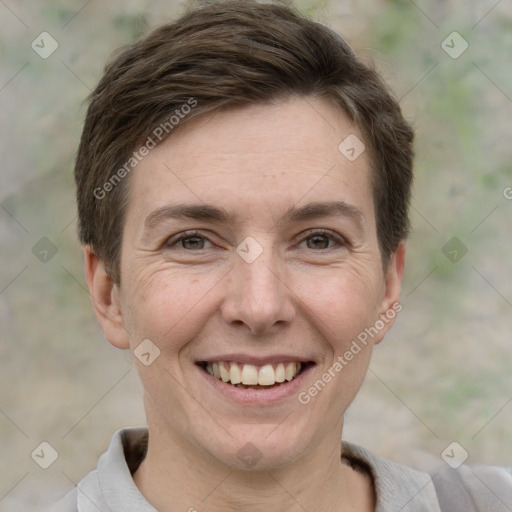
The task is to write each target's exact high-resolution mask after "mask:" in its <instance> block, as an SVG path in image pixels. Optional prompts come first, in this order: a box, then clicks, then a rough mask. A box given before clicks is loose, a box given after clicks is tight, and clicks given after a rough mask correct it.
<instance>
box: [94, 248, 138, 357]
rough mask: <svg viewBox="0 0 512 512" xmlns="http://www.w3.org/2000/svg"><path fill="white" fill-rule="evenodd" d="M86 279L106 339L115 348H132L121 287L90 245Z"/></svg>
mask: <svg viewBox="0 0 512 512" xmlns="http://www.w3.org/2000/svg"><path fill="white" fill-rule="evenodd" d="M84 256H85V279H86V281H87V286H88V287H89V292H90V295H91V299H92V305H93V309H94V314H95V315H96V319H97V320H98V323H99V324H100V327H101V329H102V331H103V334H104V335H105V338H107V340H108V341H109V342H110V343H111V344H112V345H114V347H117V348H121V349H126V348H129V347H130V344H129V339H128V332H127V331H126V329H125V325H124V318H123V314H122V311H121V305H120V301H119V287H118V286H117V285H116V284H115V283H114V281H113V280H112V278H111V277H110V276H109V275H108V274H107V272H106V270H105V266H104V264H103V262H102V261H100V259H99V258H98V256H96V254H95V253H94V251H93V250H92V248H91V247H90V246H89V245H86V246H85V247H84Z"/></svg>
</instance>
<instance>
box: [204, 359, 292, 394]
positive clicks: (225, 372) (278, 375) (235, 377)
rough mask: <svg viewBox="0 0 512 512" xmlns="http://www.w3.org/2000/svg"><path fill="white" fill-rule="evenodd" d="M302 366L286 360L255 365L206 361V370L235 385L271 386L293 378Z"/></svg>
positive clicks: (243, 386)
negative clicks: (273, 363)
mask: <svg viewBox="0 0 512 512" xmlns="http://www.w3.org/2000/svg"><path fill="white" fill-rule="evenodd" d="M301 368H302V365H301V363H296V362H288V363H278V364H277V365H272V364H265V365H263V366H260V367H257V366H255V365H253V364H240V363H235V362H226V361H218V362H215V363H207V364H206V366H205V369H206V371H207V372H208V373H209V374H210V375H213V376H214V377H216V378H217V379H219V380H222V381H223V382H229V383H230V384H233V385H236V386H237V387H241V388H245V387H246V386H256V385H260V386H273V385H274V384H276V383H282V382H285V381H288V382H289V381H291V380H293V379H294V378H295V377H296V376H297V374H298V373H300V370H301Z"/></svg>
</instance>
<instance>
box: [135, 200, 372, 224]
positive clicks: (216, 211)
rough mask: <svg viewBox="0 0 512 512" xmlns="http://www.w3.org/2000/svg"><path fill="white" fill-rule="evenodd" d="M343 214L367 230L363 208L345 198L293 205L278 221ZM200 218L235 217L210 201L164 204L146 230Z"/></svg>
mask: <svg viewBox="0 0 512 512" xmlns="http://www.w3.org/2000/svg"><path fill="white" fill-rule="evenodd" d="M330 216H338V217H339V216H342V217H348V218H350V219H352V220H353V221H354V222H355V223H356V224H357V226H358V227H359V228H360V229H361V230H363V231H364V227H365V222H364V220H365V219H364V215H363V212H362V210H360V209H359V208H357V207H356V206H353V205H350V204H348V203H346V202H344V201H329V202H314V203H308V204H306V205H304V206H301V207H295V206H293V207H291V208H289V209H288V210H286V211H285V213H284V215H283V216H282V217H281V218H280V219H279V220H278V222H277V224H283V223H284V224H286V223H294V222H301V221H307V220H314V219H318V218H321V217H330ZM182 218H188V219H196V220H207V221H214V222H228V221H230V220H231V216H230V214H229V212H228V211H227V210H225V209H223V208H218V207H217V206H212V205H207V204H190V205H170V206H163V207H162V208H158V209H157V210H155V211H153V212H151V213H150V214H149V215H148V216H147V217H146V220H145V221H144V225H145V228H146V229H152V228H154V227H155V226H157V225H158V224H160V223H161V222H163V221H165V220H167V219H182Z"/></svg>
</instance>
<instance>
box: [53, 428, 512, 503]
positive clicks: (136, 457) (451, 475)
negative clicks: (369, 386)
mask: <svg viewBox="0 0 512 512" xmlns="http://www.w3.org/2000/svg"><path fill="white" fill-rule="evenodd" d="M146 438H147V429H146V428H143V427H140V428H127V429H122V430H119V431H118V432H116V433H115V434H114V436H113V438H112V441H111V443H110V446H109V448H108V450H107V451H106V452H105V453H104V454H103V455H102V456H101V457H100V459H99V461H98V467H97V469H96V470H94V471H92V472H91V473H89V474H88V475H87V476H86V477H85V478H84V479H83V480H82V481H81V482H80V483H79V484H78V486H77V487H75V488H74V489H72V491H71V492H69V493H68V494H67V495H66V496H65V497H64V498H63V499H62V500H61V501H60V502H59V503H58V504H57V505H56V506H53V507H52V508H51V510H52V511H53V512H158V511H157V510H156V509H155V508H154V507H153V506H152V505H150V504H149V503H148V502H147V500H146V499H145V498H144V496H143V495H142V493H141V492H140V491H139V489H138V488H137V486H136V485H135V483H134V481H133V478H132V472H133V471H134V470H135V469H136V465H137V461H138V463H140V460H141V453H142V451H143V448H142V446H143V445H144V444H145V439H146ZM343 455H344V457H348V459H349V460H350V461H351V462H352V464H356V465H357V466H360V467H365V468H367V470H369V471H370V473H371V475H372V477H373V481H374V485H375V490H376V495H377V505H376V509H375V512H459V511H460V512H462V511H463V512H473V510H474V511H482V512H512V471H510V470H507V469H504V468H496V467H482V468H470V467H467V466H465V465H463V466H461V467H460V468H459V469H457V470H453V469H451V468H449V467H448V466H446V467H445V468H442V469H441V470H440V471H439V472H436V473H434V474H432V475H429V474H428V473H424V472H421V471H416V470H414V469H411V468H408V467H405V466H403V465H401V464H398V463H396V462H391V461H389V460H386V459H381V458H378V457H375V456H373V455H372V454H371V453H369V452H368V451H367V450H365V449H364V448H361V447H359V446H356V445H353V444H350V443H343ZM128 461H130V462H128ZM134 461H135V462H134ZM134 464H135V467H134ZM130 466H131V469H130ZM436 479H437V481H436V484H438V483H443V481H444V482H445V485H444V486H443V489H442V490H441V491H440V492H441V494H443V495H444V500H445V501H446V503H447V504H448V506H447V508H446V507H445V508H443V509H442V510H441V508H440V506H439V501H438V494H437V493H438V492H439V491H436V488H435V486H434V481H433V480H436ZM454 482H455V484H454ZM457 482H459V483H460V485H459V483H457ZM195 505H197V506H195ZM197 507H199V508H201V507H200V504H194V503H191V504H190V509H194V508H197Z"/></svg>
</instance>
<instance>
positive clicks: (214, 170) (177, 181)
mask: <svg viewBox="0 0 512 512" xmlns="http://www.w3.org/2000/svg"><path fill="white" fill-rule="evenodd" d="M178 128H179V129H178V130H177V131H176V132H175V133H173V134H172V135H171V136H170V137H169V138H168V139H167V140H166V141H165V142H163V143H161V144H160V145H158V146H157V147H156V148H154V149H153V150H152V151H150V152H149V154H148V155H147V156H146V157H145V158H144V159H143V160H142V161H141V162H140V163H139V164H138V165H137V167H136V169H135V171H134V172H133V174H132V177H131V184H130V200H129V211H130V210H132V211H133V210H136V211H137V216H138V217H140V216H144V218H145V216H147V215H149V214H150V213H151V211H152V210H154V209H157V208H163V207H166V206H168V205H172V204H176V203H180V204H181V203H187V202H188V203H190V202H193V203H194V204H197V203H205V204H216V205H217V206H219V207H221V208H223V209H224V210H226V211H230V210H233V211H237V212H238V214H239V216H240V215H241V216H243V215H244V214H247V215H248V216H250V215H254V214H255V213H257V212H259V214H260V216H264V215H265V214H266V213H268V214H271V215H272V216H273V217H276V216H278V215H279V212H284V211H288V212H289V209H290V207H291V206H292V205H294V204H298V203H301V202H303V203H310V202H319V201H326V200H332V201H338V200H342V201H345V202H346V203H348V204H353V205H354V206H355V207H357V208H359V209H361V210H363V211H364V213H365V215H366V216H371V217H373V201H372V190H371V183H370V181H371V180H370V168H369V160H368V157H367V152H366V151H364V150H363V148H364V145H363V143H362V136H361V134H360V133H359V131H358V130H357V128H356V127H355V126H354V124H353V123H352V122H351V121H350V120H349V119H348V117H347V116H346V115H344V114H343V113H342V112H341V111H340V110H339V109H337V108H336V107H335V106H334V105H332V104H331V103H330V102H327V101H326V100H321V99H317V98H288V99H286V100H282V101H279V102H275V103H271V104H263V105H252V106H250V107H244V108H238V109H232V110H228V111H224V112H221V113H217V114H215V115H211V116H207V117H204V118H200V119H198V120H194V121H192V122H190V123H188V124H186V125H185V126H183V127H182V128H180V127H179V126H178ZM344 141H345V142H344ZM347 149H348V150H349V151H348V152H347ZM352 150H353V151H352ZM361 151H362V152H361ZM360 152H361V154H359V153H360ZM354 154H355V156H357V158H353V157H354ZM127 220H128V219H127Z"/></svg>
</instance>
